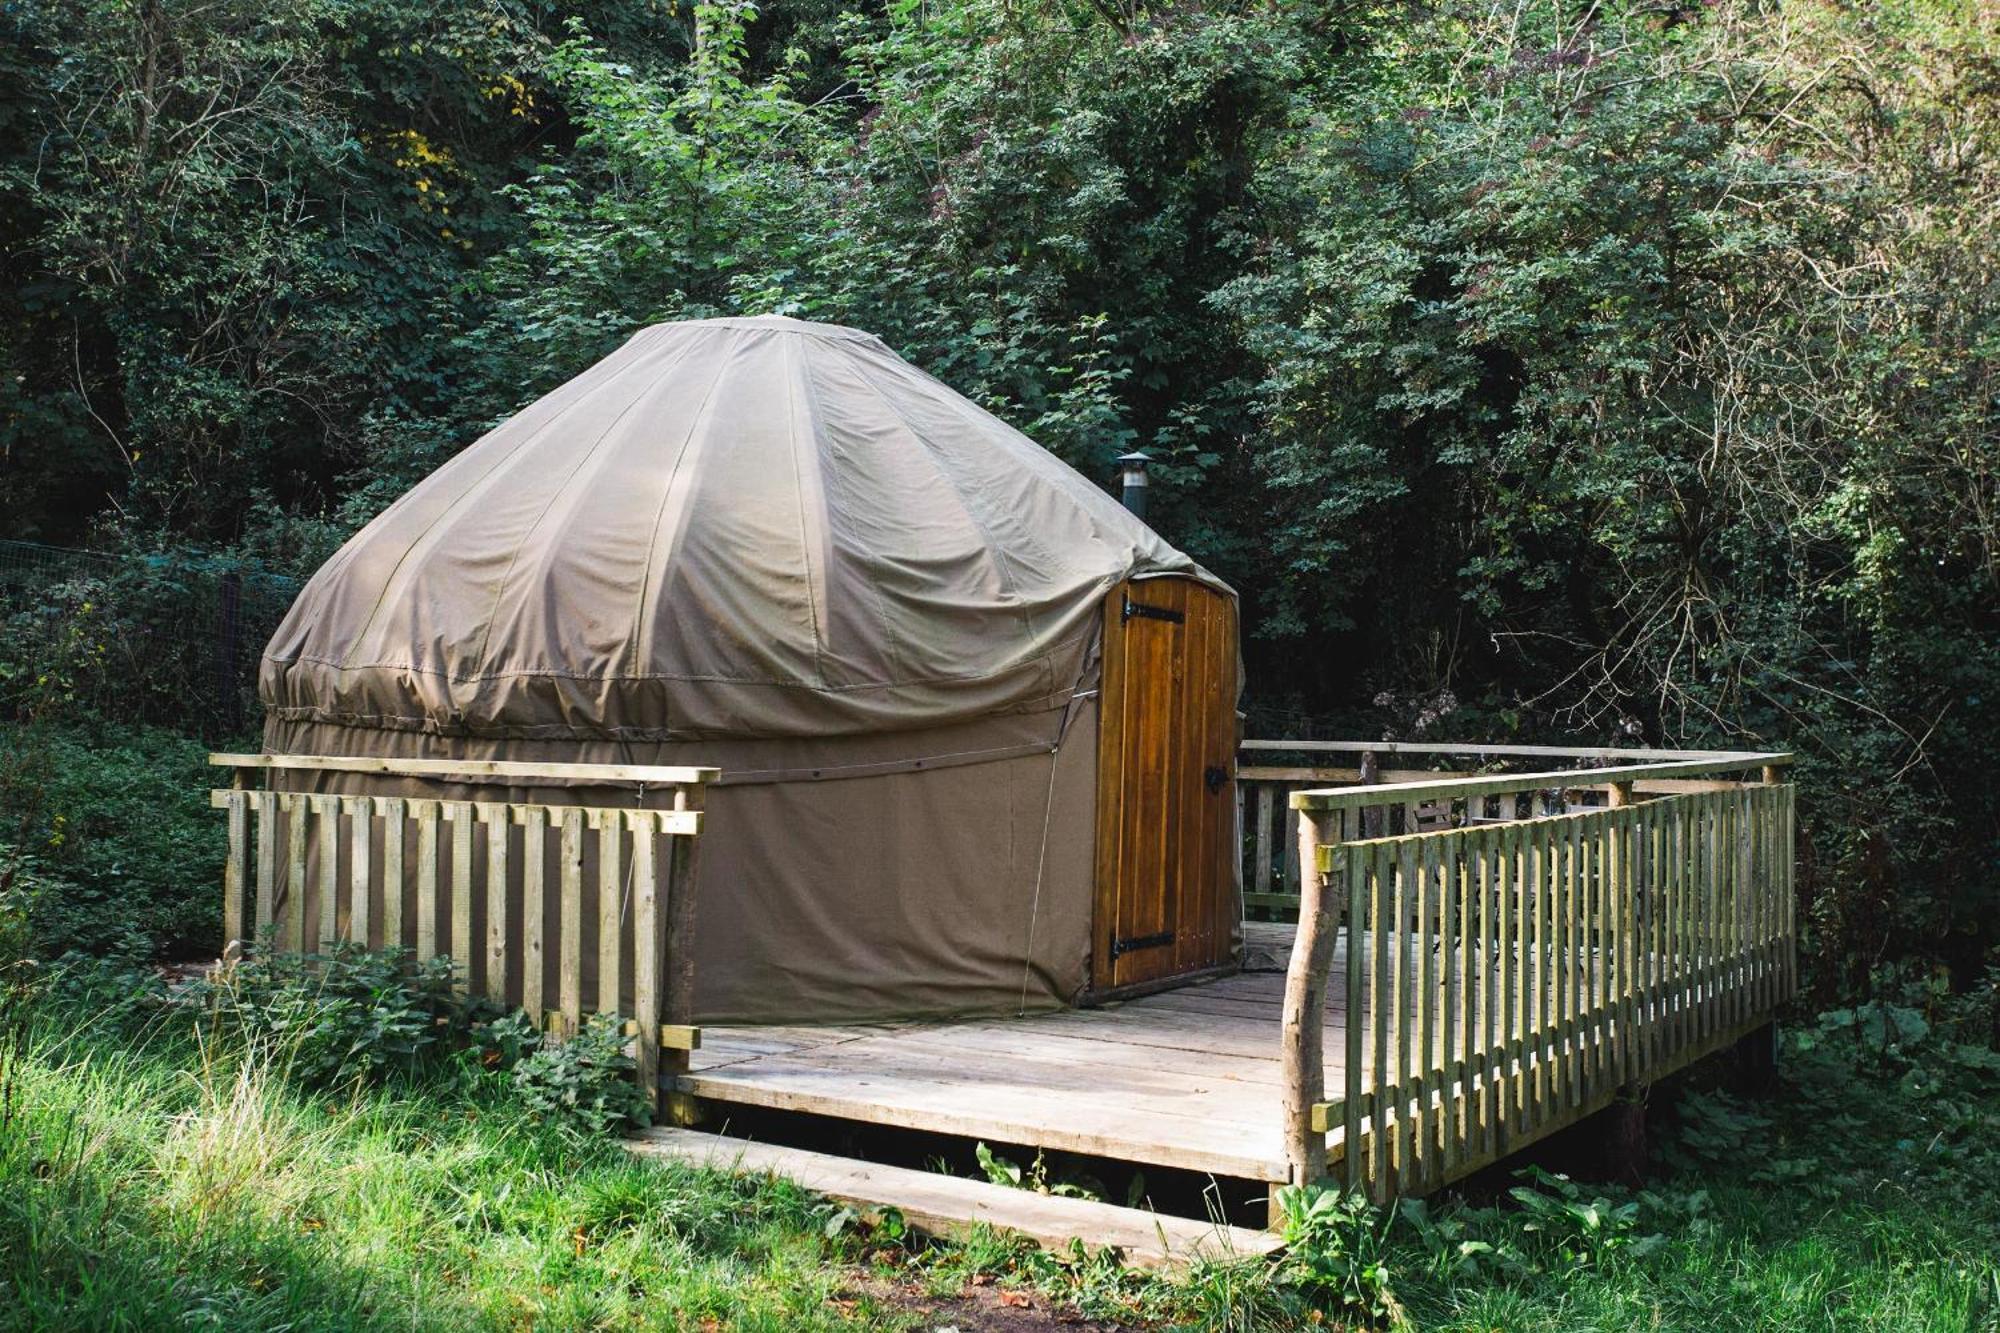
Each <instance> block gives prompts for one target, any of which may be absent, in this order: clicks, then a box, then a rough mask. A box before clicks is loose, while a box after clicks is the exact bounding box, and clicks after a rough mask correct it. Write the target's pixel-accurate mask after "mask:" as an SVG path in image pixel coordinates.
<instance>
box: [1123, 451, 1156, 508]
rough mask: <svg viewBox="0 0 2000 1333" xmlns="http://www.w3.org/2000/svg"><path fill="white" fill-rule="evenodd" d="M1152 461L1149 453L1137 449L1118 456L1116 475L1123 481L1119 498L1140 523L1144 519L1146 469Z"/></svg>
mask: <svg viewBox="0 0 2000 1333" xmlns="http://www.w3.org/2000/svg"><path fill="white" fill-rule="evenodd" d="M1152 462H1153V459H1152V456H1151V455H1150V454H1144V453H1139V452H1137V451H1134V452H1132V453H1129V454H1120V455H1119V456H1118V476H1119V479H1120V480H1121V481H1123V482H1124V483H1125V491H1124V494H1123V496H1122V497H1121V498H1122V499H1123V500H1124V501H1125V507H1126V508H1127V509H1129V510H1131V511H1132V517H1134V518H1136V519H1138V520H1139V521H1140V522H1141V523H1143V522H1145V521H1146V469H1147V468H1148V467H1149V466H1151V464H1152Z"/></svg>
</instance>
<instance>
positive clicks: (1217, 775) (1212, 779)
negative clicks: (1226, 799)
mask: <svg viewBox="0 0 2000 1333" xmlns="http://www.w3.org/2000/svg"><path fill="white" fill-rule="evenodd" d="M1227 781H1229V770H1228V769H1226V768H1224V767H1223V766H1222V765H1221V764H1210V765H1209V766H1208V767H1207V768H1205V769H1203V770H1202V771H1201V785H1202V786H1204V787H1206V788H1208V794H1209V795H1210V796H1213V795H1215V794H1216V793H1217V792H1219V791H1221V790H1222V784H1223V783H1225V782H1227Z"/></svg>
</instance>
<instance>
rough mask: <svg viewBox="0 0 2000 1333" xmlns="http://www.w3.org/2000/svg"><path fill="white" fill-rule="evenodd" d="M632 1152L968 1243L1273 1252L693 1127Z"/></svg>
mask: <svg viewBox="0 0 2000 1333" xmlns="http://www.w3.org/2000/svg"><path fill="white" fill-rule="evenodd" d="M627 1146H628V1147H629V1148H630V1150H631V1151H632V1152H634V1153H637V1154H639V1155H640V1156H643V1157H653V1158H663V1159H667V1160H671V1161H678V1162H686V1163H689V1164H691V1165H696V1166H707V1167H712V1168H715V1169H718V1170H725V1171H736V1172H757V1173H768V1174H771V1175H777V1176H783V1177H785V1178H786V1179H788V1180H792V1181H795V1182H797V1183H798V1184H800V1185H802V1186H804V1187H805V1188H807V1189H809V1190H813V1191H815V1192H817V1193H820V1194H824V1195H827V1196H828V1197H830V1198H833V1199H837V1200H839V1201H840V1202H842V1203H845V1204H848V1205H850V1206H853V1207H856V1208H859V1209H861V1210H863V1211H864V1212H868V1211H879V1210H882V1209H885V1208H895V1209H897V1210H898V1211H900V1212H901V1213H902V1215H903V1217H904V1219H905V1220H906V1221H908V1222H909V1223H910V1224H911V1225H913V1226H915V1227H916V1228H917V1229H918V1230H919V1231H923V1232H926V1233H928V1234H931V1235H942V1236H964V1235H967V1234H969V1233H970V1232H972V1231H973V1230H974V1229H975V1228H977V1227H980V1226H987V1227H992V1228H994V1229H996V1230H1000V1231H1009V1232H1014V1233H1016V1234H1019V1235H1024V1236H1027V1237H1029V1238H1030V1239H1032V1240H1034V1241H1035V1242H1036V1243H1038V1244H1040V1245H1043V1246H1046V1247H1049V1248H1052V1249H1059V1248H1063V1247H1066V1246H1067V1245H1068V1243H1069V1242H1070V1241H1071V1240H1073V1239H1074V1240H1081V1241H1083V1242H1084V1243H1085V1244H1086V1245H1088V1246H1091V1247H1093V1248H1099V1249H1112V1250H1116V1251H1118V1252H1119V1253H1120V1254H1121V1255H1122V1257H1123V1258H1124V1259H1125V1261H1126V1262H1127V1263H1130V1264H1132V1265H1134V1266H1137V1267H1143V1268H1161V1267H1168V1268H1173V1267H1181V1266H1184V1265H1186V1264H1187V1263H1188V1262H1190V1261H1192V1260H1194V1259H1198V1258H1199V1259H1208V1260H1219V1259H1227V1258H1230V1257H1232V1256H1237V1255H1242V1256H1246V1257H1247V1256H1255V1255H1261V1254H1267V1253H1269V1252H1270V1251H1271V1250H1272V1249H1274V1248H1275V1247H1276V1246H1277V1244H1278V1238H1277V1237H1276V1236H1274V1235H1272V1234H1270V1233H1268V1232H1259V1231H1249V1230H1246V1229H1244V1228H1241V1227H1231V1226H1227V1225H1222V1224H1217V1223H1211V1222H1198V1221H1195V1220H1193V1219H1191V1218H1184V1217H1174V1216H1171V1215H1169V1214H1163V1213H1151V1212H1146V1211H1144V1210H1141V1209H1137V1208H1121V1207H1118V1206H1117V1205H1115V1204H1108V1203H1099V1202H1096V1201H1094V1200H1089V1199H1063V1198H1055V1197H1052V1196H1050V1195H1045V1194H1036V1193H1034V1192H1033V1191H1031V1190H1015V1189H1006V1188H1004V1187H1002V1186H999V1185H993V1184H989V1183H988V1182H986V1181H982V1180H962V1179H959V1178H958V1177H955V1176H946V1175H939V1174H937V1173H935V1172H929V1171H913V1170H911V1169H909V1168H907V1167H896V1166H882V1165H878V1164H876V1163H873V1162H861V1161H856V1160H853V1159H852V1158H845V1157H834V1156H831V1155H829V1154H826V1153H816V1152H808V1151H806V1150H804V1149H800V1148H786V1147H780V1146H778V1145H775V1144H768V1143H754V1142H750V1141H748V1140H743V1139H728V1138H723V1137H721V1136H719V1135H714V1134H702V1133H698V1132H696V1131H694V1130H687V1129H654V1130H648V1131H646V1132H645V1133H642V1134H640V1135H639V1136H638V1137H636V1138H634V1139H633V1140H631V1141H630V1142H629V1143H628V1144H627Z"/></svg>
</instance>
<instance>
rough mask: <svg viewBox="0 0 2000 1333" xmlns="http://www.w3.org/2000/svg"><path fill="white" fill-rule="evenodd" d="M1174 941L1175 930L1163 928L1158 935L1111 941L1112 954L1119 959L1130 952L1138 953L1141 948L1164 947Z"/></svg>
mask: <svg viewBox="0 0 2000 1333" xmlns="http://www.w3.org/2000/svg"><path fill="white" fill-rule="evenodd" d="M1173 942H1174V932H1172V931H1171V930H1163V931H1161V932H1160V933H1159V934H1157V935H1140V936H1137V937H1135V938H1132V939H1125V940H1117V939H1114V940H1112V941H1111V956H1112V958H1114V959H1117V958H1121V957H1123V956H1124V955H1126V954H1128V953H1136V952H1137V951H1139V950H1140V949H1164V948H1165V947H1166V946H1167V945H1169V944H1172V943H1173Z"/></svg>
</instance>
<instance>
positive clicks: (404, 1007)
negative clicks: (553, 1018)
mask: <svg viewBox="0 0 2000 1333" xmlns="http://www.w3.org/2000/svg"><path fill="white" fill-rule="evenodd" d="M452 972H453V969H452V962H451V960H450V959H449V958H445V957H436V958H430V959H427V960H425V961H423V962H416V961H414V960H413V959H412V958H411V957H410V955H409V954H408V952H407V951H405V950H402V949H384V950H379V951H376V950H368V949H362V948H359V947H357V946H355V945H352V944H348V943H345V942H342V943H339V944H336V945H334V947H333V949H332V950H331V951H330V952H328V953H326V954H324V955H314V954H295V953H257V954H253V955H252V956H251V957H250V958H248V959H246V960H245V961H244V962H241V963H239V964H237V965H235V966H233V967H230V968H227V969H224V970H223V971H221V972H219V973H217V974H216V975H215V976H214V977H212V978H210V979H208V980H205V981H202V982H199V983H195V984H193V985H191V986H188V987H186V988H184V989H183V990H182V991H180V992H177V993H176V1002H177V1003H178V1004H180V1005H183V1006H186V1007H188V1008H191V1009H195V1010H198V1011H201V1012H204V1013H205V1014H206V1015H208V1016H209V1017H210V1019H211V1020H212V1021H213V1022H215V1023H216V1024H217V1025H219V1026H220V1027H221V1028H222V1029H223V1030H225V1031H227V1032H230V1033H231V1034H233V1035H235V1036H238V1037H240V1038H241V1039H242V1040H244V1041H245V1042H246V1043H249V1044H252V1045H255V1046H260V1047H264V1048H267V1049H269V1050H270V1051H271V1052H273V1053H274V1054H275V1055H277V1056H278V1057H279V1060H280V1063H281V1064H282V1066H283V1067H284V1068H285V1069H286V1070H287V1072H288V1073H289V1075H290V1076H291V1077H292V1078H293V1079H294V1080H295V1081H297V1082H299V1083H301V1084H303V1085H305V1086H307V1087H315V1088H330V1087H338V1086H343V1085H346V1084H351V1083H355V1082H365V1083H378V1082H381V1081H382V1080H384V1079H386V1078H389V1077H391V1076H394V1075H416V1074H421V1073H423V1072H425V1071H426V1070H427V1069H429V1068H430V1067H431V1066H433V1065H434V1064H435V1063H436V1062H437V1061H438V1060H439V1059H441V1058H442V1057H444V1056H446V1055H448V1054H450V1053H451V1052H452V1051H454V1050H457V1049H460V1048H461V1047H463V1046H464V1044H465V1043H466V1042H467V1041H468V1040H469V1039H470V1036H471V1033H472V1030H473V1026H474V1023H475V1022H476V1021H477V1020H478V1019H479V1018H481V1017H483V1016H485V1015H486V1014H488V1013H490V1012H491V1006H490V1005H488V1004H486V1003H485V1002H484V1001H479V1000H474V999H470V998H468V997H466V996H464V995H461V994H459V993H458V992H457V991H455V990H454V989H453V987H452Z"/></svg>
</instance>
